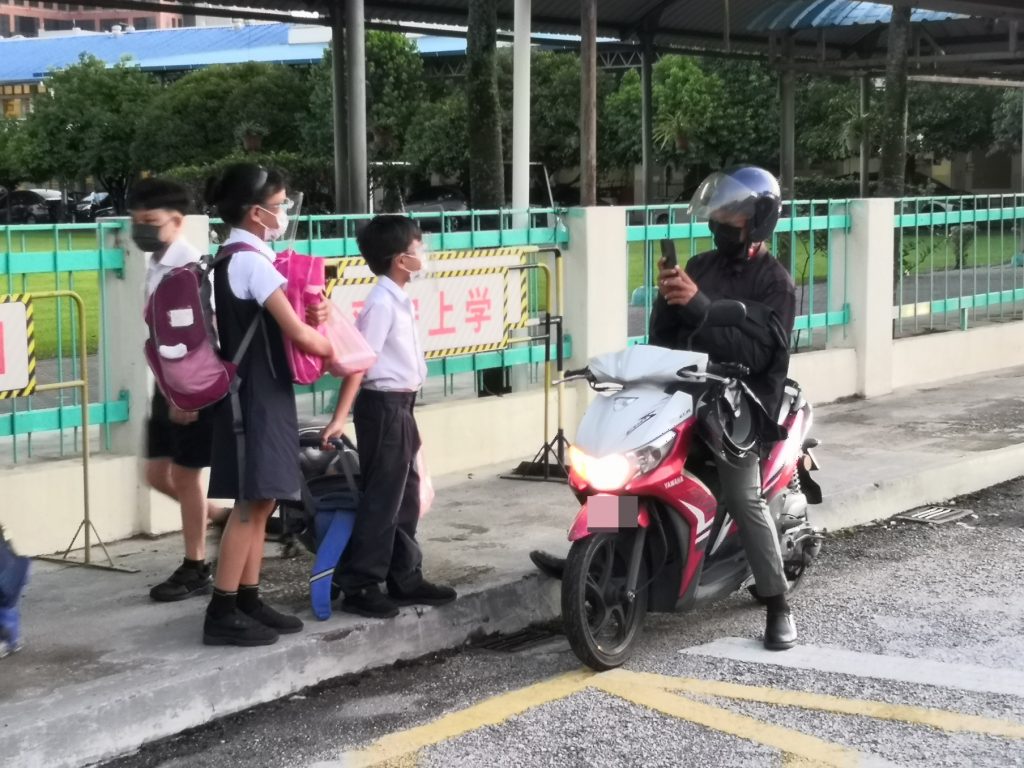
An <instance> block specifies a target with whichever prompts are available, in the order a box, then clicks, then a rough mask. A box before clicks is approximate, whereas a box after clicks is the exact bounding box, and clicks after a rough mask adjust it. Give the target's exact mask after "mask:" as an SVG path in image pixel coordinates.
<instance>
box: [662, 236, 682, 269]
mask: <svg viewBox="0 0 1024 768" xmlns="http://www.w3.org/2000/svg"><path fill="white" fill-rule="evenodd" d="M661 259H662V261H664V262H665V269H674V268H675V267H677V266H678V265H679V259H678V257H677V256H676V243H675V241H674V240H669V239H665V240H662V241H661Z"/></svg>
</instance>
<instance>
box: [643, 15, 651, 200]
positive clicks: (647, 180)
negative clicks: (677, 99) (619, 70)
mask: <svg viewBox="0 0 1024 768" xmlns="http://www.w3.org/2000/svg"><path fill="white" fill-rule="evenodd" d="M641 45H642V49H641V52H640V57H641V58H640V62H641V63H640V77H641V81H642V83H643V97H642V99H643V100H642V117H641V131H642V140H643V176H644V181H643V191H642V197H641V200H640V202H641V203H642V204H643V205H651V204H652V203H653V202H654V35H652V34H651V33H650V32H645V33H644V34H643V35H642V37H641Z"/></svg>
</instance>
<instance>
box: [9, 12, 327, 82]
mask: <svg viewBox="0 0 1024 768" xmlns="http://www.w3.org/2000/svg"><path fill="white" fill-rule="evenodd" d="M296 29H297V28H296V27H295V25H289V24H253V25H241V26H226V27H192V28H189V27H183V28H179V29H153V30H143V31H133V32H110V33H99V34H97V33H81V34H69V35H62V36H54V37H39V38H36V37H33V38H7V39H0V83H33V82H39V81H41V80H42V79H43V77H45V75H46V73H47V72H48V71H50V70H51V69H54V68H59V67H65V66H68V65H70V64H74V63H75V62H76V61H78V59H79V57H80V56H81V55H82V54H90V55H92V56H95V57H96V58H98V59H100V60H101V61H105V62H107V63H108V64H115V63H117V62H119V61H121V60H122V59H123V58H125V57H131V59H132V61H133V63H134V64H136V65H137V66H138V67H139V68H141V69H144V70H150V71H161V70H187V69H197V68H200V67H207V66H210V65H213V64H237V63H242V62H248V61H257V62H268V63H284V64H309V63H313V62H317V61H320V59H321V58H323V52H324V49H325V48H326V47H327V44H328V40H329V36H323V35H321V37H322V38H323V39H322V40H321V41H319V42H306V41H303V38H302V37H301V36H299V35H296V34H295V31H296ZM317 31H319V30H317Z"/></svg>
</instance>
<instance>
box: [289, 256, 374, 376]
mask: <svg viewBox="0 0 1024 768" xmlns="http://www.w3.org/2000/svg"><path fill="white" fill-rule="evenodd" d="M274 266H275V267H277V271H278V272H280V273H281V274H282V275H283V276H284V278H285V280H287V281H288V284H287V285H286V286H285V294H286V295H287V297H288V303H289V304H291V305H292V309H294V310H295V312H296V313H297V314H298V315H299V317H301V318H303V319H305V317H306V307H307V306H309V305H315V304H319V303H320V302H321V301H322V300H323V298H322V297H323V292H324V283H325V280H324V260H323V259H318V258H315V257H313V256H305V255H303V254H301V253H296V252H295V251H293V250H291V249H289V250H286V251H282V252H281V253H279V254H278V255H277V259H276V260H275V261H274ZM317 331H319V332H320V333H322V334H323V335H324V336H326V337H327V340H328V341H330V342H331V346H332V347H333V348H334V355H333V357H332V358H331V359H330V360H328V361H325V360H324V359H323V358H321V357H317V356H316V355H310V354H307V353H306V352H303V351H301V350H299V349H297V348H296V347H295V345H294V344H292V343H291V341H289V340H288V339H285V340H284V345H285V351H286V353H287V355H288V362H289V363H290V364H291V367H292V380H293V381H294V382H295V383H296V384H312V383H313V382H314V381H316V380H317V379H319V378H320V377H321V376H323V375H324V373H330V374H332V375H334V376H338V377H345V376H352V375H354V374H357V373H363V372H364V371H366V370H369V369H370V368H371V367H372V366H373V364H374V363H375V362H377V356H376V355H375V354H374V353H373V350H372V349H370V345H369V344H367V343H366V339H364V338H363V335H362V334H361V333H359V329H357V328H356V327H355V326H354V325H352V323H351V322H349V321H348V319H347V318H345V317H344V316H343V315H342V314H341V313H340V312H335V311H332V312H331V314H330V316H329V317H328V319H327V322H326V323H325V324H323V325H319V326H317Z"/></svg>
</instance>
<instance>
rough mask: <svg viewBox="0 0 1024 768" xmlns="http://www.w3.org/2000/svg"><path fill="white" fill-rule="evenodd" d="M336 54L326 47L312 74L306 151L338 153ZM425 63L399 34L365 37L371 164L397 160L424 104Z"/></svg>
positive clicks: (305, 122) (305, 124)
mask: <svg viewBox="0 0 1024 768" xmlns="http://www.w3.org/2000/svg"><path fill="white" fill-rule="evenodd" d="M333 66H334V64H333V54H332V52H331V51H330V49H328V50H327V51H326V52H325V53H324V58H323V60H322V61H321V62H320V63H319V64H317V65H316V66H315V67H313V69H312V71H311V72H310V76H309V106H308V109H306V110H304V111H303V114H302V117H303V119H302V121H301V122H302V125H301V129H302V136H303V139H304V140H305V142H306V150H307V151H311V152H313V153H314V154H316V155H318V156H320V157H324V158H328V157H331V156H333V154H334V132H333V127H334V96H333V88H332V69H333ZM424 93H425V89H424V83H423V59H422V58H421V57H420V54H419V51H418V50H417V48H416V43H414V42H413V41H412V40H410V39H408V38H407V37H405V36H404V35H401V34H398V33H396V32H379V31H375V30H372V31H369V32H367V33H366V107H367V109H366V127H367V131H368V134H369V135H368V136H367V141H368V145H367V150H368V151H367V154H368V157H369V159H370V160H371V161H373V162H386V161H388V160H395V159H397V158H398V157H400V156H401V155H402V153H403V152H404V151H405V144H406V141H407V135H408V133H409V130H410V128H411V127H412V125H413V121H414V118H415V116H416V113H417V112H418V111H419V108H420V105H421V104H422V102H423V100H424Z"/></svg>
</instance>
